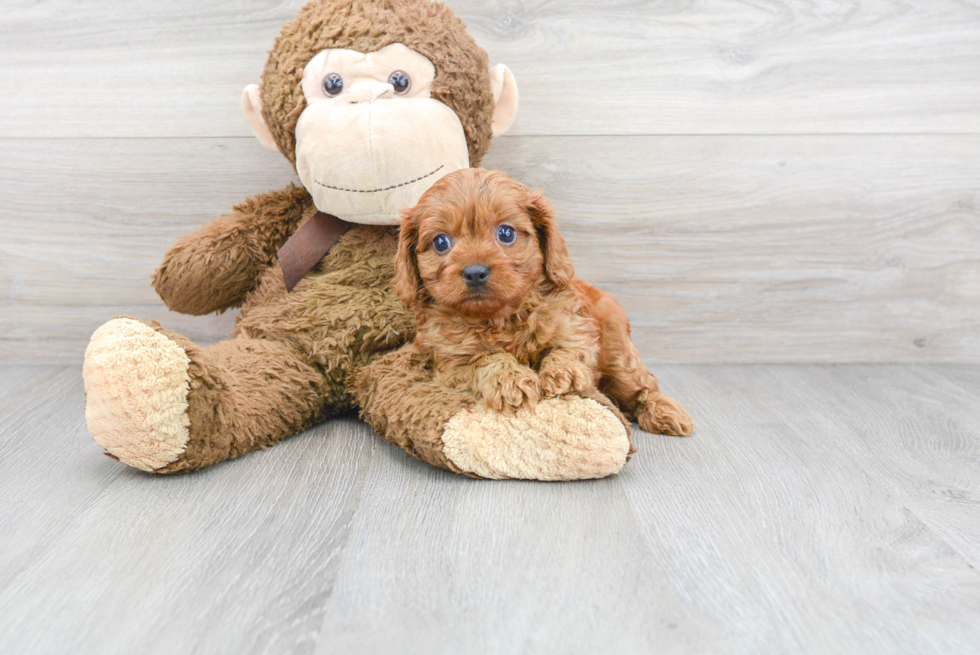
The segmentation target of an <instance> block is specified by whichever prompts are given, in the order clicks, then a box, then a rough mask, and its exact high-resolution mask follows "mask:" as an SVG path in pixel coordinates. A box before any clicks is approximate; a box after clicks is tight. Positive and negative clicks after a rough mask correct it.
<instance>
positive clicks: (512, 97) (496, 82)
mask: <svg viewBox="0 0 980 655" xmlns="http://www.w3.org/2000/svg"><path fill="white" fill-rule="evenodd" d="M490 90H491V91H492V92H493V103H494V108H493V123H491V129H492V131H493V136H494V137H498V136H500V135H501V134H503V133H504V132H506V131H507V130H509V129H510V126H511V125H512V124H513V123H514V118H515V117H516V116H517V101H518V99H519V97H518V93H517V80H515V79H514V74H513V73H511V72H510V69H509V68H507V67H506V66H505V65H503V64H497V65H496V66H494V67H493V68H491V69H490Z"/></svg>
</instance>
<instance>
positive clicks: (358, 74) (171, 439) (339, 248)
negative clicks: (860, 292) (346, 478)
mask: <svg viewBox="0 0 980 655" xmlns="http://www.w3.org/2000/svg"><path fill="white" fill-rule="evenodd" d="M242 104H243V108H244V110H245V114H246V116H247V117H248V119H249V121H250V123H251V125H252V127H253V130H254V131H255V133H256V136H257V137H258V138H259V140H260V141H261V142H262V143H263V144H265V145H266V146H268V147H272V148H276V149H278V150H279V151H280V152H282V153H283V154H284V155H285V156H286V157H287V158H288V159H289V160H290V161H291V162H292V163H293V164H294V165H295V167H296V170H297V173H298V174H299V177H300V180H301V181H302V183H303V186H302V187H300V186H295V185H291V186H290V187H288V188H286V189H284V190H282V191H276V192H271V193H267V194H263V195H259V196H256V197H254V198H251V199H249V200H248V201H246V202H245V203H243V204H242V205H240V206H238V207H236V208H235V209H234V211H233V212H232V213H230V214H228V215H226V216H223V217H221V218H219V219H218V220H216V221H215V222H213V223H211V224H209V225H206V226H205V227H203V228H201V229H200V230H198V231H197V232H194V233H192V234H190V235H187V236H185V237H183V238H182V239H180V240H179V241H178V242H177V243H176V244H175V245H174V247H173V248H171V250H170V251H169V252H168V253H167V254H166V256H165V258H164V261H163V264H162V265H161V266H160V268H159V270H158V271H157V272H156V274H155V275H154V286H155V288H156V290H157V291H158V293H159V294H160V296H161V297H162V298H163V300H164V301H165V302H166V303H167V305H168V306H169V307H170V308H171V309H173V310H175V311H180V312H184V313H189V314H206V313H209V312H215V311H223V310H226V309H229V308H234V307H241V317H240V318H239V320H238V323H237V325H236V327H235V330H234V333H233V334H232V336H231V338H230V339H228V340H227V341H224V342H221V343H219V344H216V345H214V346H210V347H207V348H201V347H198V346H196V345H195V344H194V343H192V342H191V341H190V340H188V339H186V338H184V337H182V336H180V335H178V334H174V333H172V332H170V331H168V330H166V329H164V328H162V327H161V326H159V325H158V324H156V323H153V322H144V321H140V320H137V319H133V318H117V319H115V320H112V321H110V322H109V323H107V324H105V325H104V326H102V327H101V328H99V330H97V331H96V332H95V334H94V335H93V337H92V340H91V343H90V345H89V347H88V350H87V351H86V358H85V367H84V375H85V388H86V392H87V406H86V417H87V419H88V424H89V429H90V431H91V432H92V434H93V436H94V437H95V439H96V441H98V443H100V444H101V445H102V446H103V447H105V449H106V450H107V451H108V452H109V453H110V454H111V455H113V456H114V457H116V458H118V459H119V460H120V461H122V462H123V463H125V464H128V465H130V466H133V467H136V468H139V469H142V470H145V471H154V472H157V473H176V472H182V471H190V470H194V469H198V468H201V467H204V466H208V465H211V464H214V463H216V462H220V461H223V460H225V459H229V458H233V457H237V456H239V455H241V454H243V453H246V452H249V451H252V450H256V449H260V448H265V447H267V446H270V445H273V444H275V443H277V442H278V441H280V440H281V439H283V438H285V437H288V436H290V435H293V434H296V433H298V432H300V431H302V430H304V429H306V428H307V427H309V426H311V425H313V424H315V423H316V422H318V421H321V420H323V419H325V418H327V417H329V416H333V415H336V414H338V413H341V412H344V411H348V410H350V409H352V408H353V407H354V406H355V405H359V406H360V407H361V410H362V415H363V416H364V417H365V418H366V419H367V420H368V421H369V422H370V423H371V424H372V425H373V426H374V427H375V428H376V429H377V430H378V432H379V433H381V434H382V435H383V436H385V437H386V438H388V439H389V440H391V441H393V442H394V443H397V444H398V445H400V446H402V447H404V448H405V449H406V450H408V451H409V452H411V453H413V454H414V455H416V456H418V457H420V458H422V459H424V460H425V461H428V462H430V463H432V464H435V465H437V466H442V467H445V468H448V469H451V470H454V471H457V472H461V473H466V474H468V475H473V476H481V477H493V478H505V477H523V478H535V479H573V478H589V477H601V476H605V475H609V474H612V473H615V472H617V471H618V470H619V469H620V468H621V467H622V465H623V464H624V463H625V461H626V459H627V457H628V454H629V453H630V452H631V448H632V444H631V442H630V438H629V430H628V428H627V427H624V422H623V421H622V417H621V416H620V415H619V414H618V412H617V411H616V410H615V409H614V408H613V407H612V406H611V404H610V403H609V401H608V400H607V399H605V398H604V397H603V396H602V395H601V394H599V393H597V392H595V393H591V394H589V397H588V398H582V397H565V398H555V399H549V400H548V401H545V402H542V403H539V404H538V405H536V406H534V407H533V408H528V409H527V410H522V412H521V413H519V414H518V415H514V416H504V415H500V414H496V413H494V412H492V411H489V410H487V409H486V408H479V407H473V406H472V405H471V402H470V401H469V400H468V399H467V398H465V397H463V396H461V395H459V394H458V393H456V392H454V391H452V390H450V389H447V388H445V387H443V386H441V385H439V384H437V383H436V382H434V381H433V378H432V375H431V371H430V370H429V369H428V368H427V365H426V363H425V361H424V360H423V359H422V358H421V357H420V356H419V354H418V353H417V351H415V350H414V348H413V347H412V346H411V345H408V346H405V347H404V348H400V349H399V347H400V346H402V344H404V343H405V342H406V341H409V340H410V339H411V338H412V336H413V332H414V326H413V320H412V316H411V315H410V313H409V312H408V310H407V309H406V308H405V307H404V306H403V305H402V304H401V303H400V302H399V300H398V299H397V298H396V297H395V294H394V293H393V291H392V290H391V280H392V277H393V274H394V268H393V266H394V263H393V262H394V254H395V250H396V245H397V244H396V241H397V239H396V236H397V232H396V230H397V228H396V227H393V226H394V225H396V224H397V221H398V216H399V213H400V211H401V210H402V209H403V208H405V207H409V206H412V205H413V204H415V202H416V201H417V200H418V198H419V196H420V195H421V194H422V192H423V191H425V190H426V189H427V188H428V187H429V186H431V185H432V184H433V183H434V182H435V181H436V180H438V179H440V178H441V177H442V176H444V175H446V174H448V173H450V172H452V171H454V170H458V169H460V168H464V167H467V166H470V165H472V166H476V165H478V164H479V162H480V159H481V157H482V156H483V155H484V153H485V152H486V150H487V148H488V147H489V144H490V139H491V137H492V136H495V135H497V134H500V133H503V132H504V131H505V130H506V129H507V128H508V127H509V126H510V124H511V122H512V120H513V117H514V113H515V112H516V107H517V88H516V84H515V82H514V78H513V76H512V75H511V74H510V71H508V70H507V69H506V67H504V66H497V67H495V68H494V69H492V70H491V69H489V68H488V62H487V57H486V53H484V52H483V50H481V49H480V48H479V47H478V46H477V45H476V44H475V42H474V41H473V39H472V38H471V37H470V36H469V35H468V34H467V33H466V31H465V26H464V25H463V23H462V22H461V21H460V20H459V19H457V18H456V17H454V16H453V15H452V13H451V12H450V10H449V9H448V8H446V7H445V6H444V5H442V4H440V3H438V2H430V1H429V0H397V1H395V0H388V1H380V0H314V1H313V2H311V3H310V4H308V5H307V6H306V7H304V8H303V9H302V10H301V11H300V12H299V14H298V16H297V17H296V19H295V20H293V21H292V22H290V23H289V24H287V25H286V26H285V27H284V28H283V30H282V34H281V35H280V37H279V38H278V39H277V40H276V43H275V45H274V47H273V49H272V51H271V52H270V55H269V60H268V63H267V64H266V67H265V71H264V73H263V76H262V84H261V86H260V87H259V86H250V87H249V88H247V89H246V90H245V93H244V94H243V97H242ZM327 214H329V215H332V216H334V217H338V218H339V219H342V220H337V219H336V218H330V217H328V216H327ZM324 221H326V222H324ZM321 223H323V224H324V225H327V224H329V226H328V228H324V229H327V230H328V231H329V230H333V235H332V236H331V237H330V239H335V238H336V237H338V236H339V240H337V241H336V243H334V244H333V245H332V248H330V249H329V251H327V252H326V253H325V254H323V253H321V252H320V251H319V250H317V249H316V247H315V246H316V244H317V243H318V242H317V240H316V238H313V237H317V234H319V236H320V237H323V235H324V233H323V232H322V230H321V232H320V233H317V230H319V229H320V228H319V227H318V225H320V224H321ZM297 231H299V234H297ZM311 234H312V235H313V236H312V237H311V236H310V235H311ZM317 238H319V237H317ZM324 238H326V237H324ZM330 239H328V241H329V240H330ZM290 248H292V250H290ZM281 249H282V250H281ZM280 250H281V252H283V253H286V252H291V253H293V254H295V253H296V252H301V253H304V254H305V256H308V255H310V253H311V252H312V262H313V265H312V270H309V271H308V272H307V270H306V267H303V268H301V269H299V275H298V276H297V277H296V280H298V282H297V283H296V285H295V288H294V289H292V290H291V291H288V290H287V281H286V280H284V277H283V268H281V266H280V257H279V256H278V254H277V253H280ZM321 254H322V255H323V256H322V258H321ZM292 256H293V255H290V257H291V258H292ZM282 260H283V261H282V264H283V267H285V266H286V257H285V256H283V257H282ZM292 282H293V281H289V285H291V284H292Z"/></svg>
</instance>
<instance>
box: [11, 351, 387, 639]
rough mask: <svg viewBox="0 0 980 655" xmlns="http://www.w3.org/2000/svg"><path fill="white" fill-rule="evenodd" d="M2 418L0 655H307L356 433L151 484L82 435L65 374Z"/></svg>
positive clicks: (340, 429)
mask: <svg viewBox="0 0 980 655" xmlns="http://www.w3.org/2000/svg"><path fill="white" fill-rule="evenodd" d="M18 401H19V402H18ZM0 417H2V422H0V444H2V445H3V448H2V450H0V498H2V501H0V511H2V515H0V518H2V525H3V530H2V532H0V553H2V555H3V556H2V558H0V560H2V564H0V616H2V618H0V651H2V652H19V653H28V652H29V653H57V652H73V653H132V652H134V649H135V650H137V651H139V652H147V653H149V652H155V653H163V652H171V653H176V652H182V653H184V652H188V653H189V652H236V653H254V652H285V651H287V650H288V651H290V652H295V651H297V650H303V648H304V646H305V648H306V649H311V648H312V645H313V644H315V643H316V641H317V635H318V631H319V628H320V624H321V623H322V620H323V608H324V603H325V600H326V597H327V596H328V595H329V593H330V589H331V587H332V585H333V583H334V578H335V570H336V565H337V562H338V560H337V559H336V555H337V554H338V553H339V552H340V550H341V549H342V547H343V544H344V542H345V541H346V539H347V535H348V533H349V525H350V522H351V519H352V513H353V511H354V509H355V507H357V505H358V502H357V497H358V495H359V494H360V493H361V491H362V490H363V480H364V474H365V473H366V468H365V467H367V466H368V465H369V459H368V458H369V456H370V444H371V441H370V439H369V438H366V437H370V432H369V430H368V429H366V428H365V427H364V426H363V424H361V423H358V422H355V421H354V420H352V419H348V420H345V421H344V420H341V421H334V422H332V423H331V424H330V426H329V428H327V427H324V428H320V429H315V430H312V431H310V432H308V433H306V434H304V435H302V436H299V437H296V438H293V439H291V440H289V441H288V442H287V443H284V444H282V445H280V446H278V447H277V448H276V449H275V450H273V451H271V452H269V453H259V454H257V455H255V456H246V457H245V458H243V459H242V460H241V461H236V462H233V463H229V464H227V465H222V466H216V467H214V468H212V469H209V470H207V471H205V472H203V473H200V474H196V475H193V476H175V477H169V478H162V477H161V478H154V477H153V476H150V475H147V474H144V473H141V472H138V471H135V470H133V469H127V468H125V467H124V466H122V465H120V464H119V463H117V462H114V461H112V460H110V459H109V458H107V457H104V456H103V455H102V452H101V449H100V448H99V447H98V445H97V444H95V443H94V442H93V441H92V439H91V437H89V436H88V433H87V430H86V429H85V423H84V416H83V396H82V381H81V375H80V372H79V371H78V370H77V369H74V368H72V369H70V370H67V371H65V372H64V373H62V374H61V375H59V376H58V377H57V379H56V380H55V381H54V384H52V385H50V386H49V387H48V388H47V389H44V390H41V389H35V390H34V392H33V393H30V394H27V393H24V394H22V395H21V397H20V398H19V399H18V400H14V399H12V398H5V399H4V400H3V406H2V412H0ZM366 432H367V435H366V434H365V433H366Z"/></svg>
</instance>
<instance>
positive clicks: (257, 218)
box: [153, 185, 311, 316]
mask: <svg viewBox="0 0 980 655" xmlns="http://www.w3.org/2000/svg"><path fill="white" fill-rule="evenodd" d="M310 204H311V201H310V197H309V194H308V193H306V190H305V189H302V188H301V187H296V186H293V185H291V186H290V187H288V188H286V189H284V190H282V191H274V192H271V193H265V194H262V195H259V196H255V197H253V198H250V199H249V200H247V201H246V202H245V203H243V204H241V205H239V206H238V207H236V208H235V211H234V212H233V213H231V214H226V215H225V216H222V217H221V218H219V219H217V220H216V221H213V222H211V223H209V224H207V225H205V226H204V227H202V228H200V229H198V230H197V231H195V232H192V233H191V234H187V235H185V236H183V237H181V238H180V239H179V240H178V241H177V243H175V244H174V245H173V247H172V248H170V250H168V251H167V254H166V255H164V258H163V263H162V264H161V265H160V268H158V269H157V271H156V273H154V274H153V288H154V289H156V291H157V293H158V294H160V297H161V298H162V299H163V302H165V303H166V304H167V307H169V308H170V309H172V310H174V311H175V312H181V313H183V314H194V315H198V316H200V315H202V314H209V313H211V312H217V311H223V310H226V309H231V308H232V307H238V306H239V305H241V304H242V302H243V301H244V300H245V296H246V295H247V294H248V292H249V291H251V290H252V289H253V288H254V287H255V284H256V282H257V281H258V277H259V275H260V274H261V273H262V271H264V270H265V269H266V268H268V267H269V266H270V265H271V264H272V262H273V261H274V260H275V255H276V252H277V251H278V250H279V248H280V247H282V244H283V243H285V242H286V239H288V238H289V235H290V234H292V232H293V231H294V230H295V229H296V227H297V225H298V224H299V222H300V221H301V220H302V217H303V212H304V209H305V208H306V207H307V206H308V205H310Z"/></svg>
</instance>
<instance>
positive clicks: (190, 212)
mask: <svg viewBox="0 0 980 655" xmlns="http://www.w3.org/2000/svg"><path fill="white" fill-rule="evenodd" d="M301 4H302V2H299V1H289V2H271V1H263V0H247V1H246V0H242V1H237V2H219V3H201V2H196V1H194V2H192V1H191V0H176V1H174V2H168V3H148V2H136V1H121V2H113V3H105V2H95V1H94V0H88V1H85V2H68V1H67V0H50V1H48V2H43V3H42V2H37V1H33V0H7V1H6V2H5V3H4V6H3V11H2V12H0V199H2V202H0V360H2V361H8V362H27V361H30V362H39V361H45V362H52V363H72V362H77V361H79V360H80V358H81V355H82V352H83V351H84V347H85V343H86V342H87V339H88V336H89V334H90V333H91V332H92V331H93V330H94V329H95V328H96V327H97V326H98V325H99V324H101V323H102V322H104V321H105V320H107V319H108V318H111V317H112V316H114V315H117V314H130V315H136V316H139V317H141V318H155V319H157V320H160V321H161V322H162V323H164V324H165V325H167V326H168V327H171V328H173V329H176V330H179V331H182V332H184V333H185V334H187V335H188V336H190V337H191V338H194V339H196V340H198V341H201V342H205V343H206V342H211V341H215V340H218V339H220V338H222V337H223V336H224V335H226V334H227V333H228V331H229V330H230V327H231V325H232V322H233V317H232V316H231V315H224V316H217V317H209V318H203V319H202V318H190V317H183V316H179V315H176V314H171V313H169V312H167V310H166V308H165V307H164V306H163V304H162V303H161V302H160V301H159V299H157V298H156V296H155V294H154V293H153V291H152V289H151V288H150V286H149V275H150V273H151V272H152V271H153V269H154V268H155V266H156V265H157V263H158V262H159V260H160V258H161V256H162V254H163V252H164V251H165V250H166V248H167V247H168V246H169V245H170V243H171V242H172V241H173V240H174V239H175V238H176V237H177V236H179V235H180V234H183V233H185V232H188V231H190V230H192V229H194V228H195V227H197V226H198V225H200V224H202V223H203V222H205V221H207V220H209V219H210V218H212V217H214V216H217V215H218V214H220V213H221V212H223V211H226V210H227V209H228V207H229V206H230V205H232V204H234V203H237V202H239V201H240V200H242V199H243V198H244V197H246V196H248V195H250V194H253V193H258V192H262V191H265V190H268V189H271V188H276V187H280V186H282V185H284V184H285V183H286V182H288V181H290V180H292V179H294V173H293V172H292V170H291V169H290V167H289V166H288V164H287V163H286V162H285V160H284V159H283V158H282V157H280V156H278V155H276V154H275V153H270V152H267V151H265V150H264V149H263V148H262V147H261V146H260V145H259V144H258V143H257V142H256V141H255V140H254V138H252V137H251V136H250V132H249V129H248V125H247V124H246V122H245V120H244V119H243V118H242V116H241V115H240V109H239V104H238V98H239V94H240V93H241V89H242V88H243V87H244V86H245V85H246V84H248V83H251V82H254V81H257V79H258V75H259V72H260V71H261V69H262V65H263V63H264V59H265V53H266V51H267V49H268V48H269V46H270V45H271V43H272V40H273V38H274V37H275V35H276V34H277V32H278V29H279V27H280V26H281V25H282V24H283V23H284V22H285V21H287V20H288V19H289V18H290V17H291V16H292V15H293V14H294V13H295V11H296V9H297V8H298V7H299V6H300V5H301ZM450 4H451V6H453V8H454V9H455V10H456V11H457V13H458V14H459V15H460V16H462V17H463V18H464V20H466V22H467V23H468V25H469V26H470V29H471V31H472V32H473V34H474V35H475V36H476V38H477V39H478V40H479V42H480V43H481V44H482V45H483V46H484V47H485V48H486V49H487V50H488V52H489V53H490V57H491V61H492V63H496V62H504V63H507V64H508V65H509V66H510V67H511V69H512V70H513V71H514V73H515V75H516V76H517V79H518V82H519V84H520V88H521V103H522V105H521V111H520V114H519V116H518V119H517V121H516V123H515V125H514V128H513V131H512V132H511V134H510V135H508V136H506V137H504V138H502V139H500V140H499V141H498V143H496V144H495V146H494V148H493V149H492V150H491V154H490V155H489V156H488V158H487V159H486V161H485V165H486V166H488V167H495V168H501V169H504V170H506V171H508V172H510V173H512V174H514V175H515V176H517V177H519V178H520V179H522V180H523V181H525V182H527V183H528V184H531V185H534V186H543V187H545V188H546V190H547V192H548V193H549V195H550V196H551V197H552V199H553V201H554V203H555V206H556V208H557V209H558V211H559V213H560V216H561V218H562V220H563V225H564V231H565V233H566V236H567V237H568V241H569V244H570V248H571V250H572V254H573V256H574V257H575V260H576V263H577V267H578V270H579V272H580V274H581V275H582V276H583V277H586V278H588V279H590V280H592V281H593V282H595V283H596V284H598V285H599V286H601V287H603V288H606V289H608V290H610V291H612V292H613V293H614V294H615V295H616V296H617V297H618V298H619V299H620V301H621V302H622V303H623V305H624V306H625V307H626V309H627V311H628V313H629V314H630V317H631V319H632V321H633V325H634V336H635V339H636V341H637V342H638V344H639V345H640V347H641V349H642V350H643V352H644V354H645V355H647V356H649V357H650V358H651V359H653V360H656V361H663V362H834V361H840V362H870V361H874V362H964V361H969V362H980V2H978V1H977V0H956V1H954V0H907V1H902V2H899V1H898V0H893V1H888V0H851V1H848V2H840V1H839V0H817V1H815V2H812V1H811V2H803V1H802V0H752V1H748V0H728V1H724V2H723V1H721V0H705V1H704V2H697V3H689V2H662V1H659V2H658V1H646V2H644V1H638V0H610V1H606V2H591V1H587V0H565V1H562V2H545V1H534V2H518V1H513V0H505V1H500V2H481V1H477V0H450Z"/></svg>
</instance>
